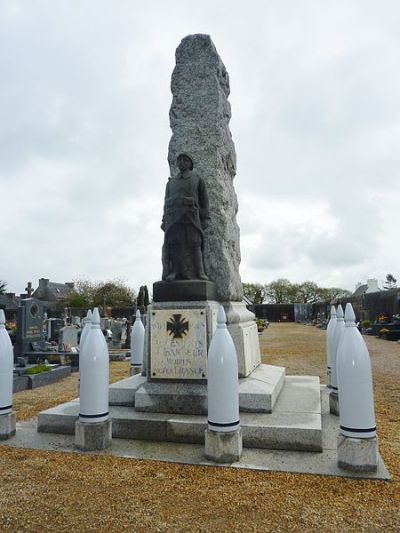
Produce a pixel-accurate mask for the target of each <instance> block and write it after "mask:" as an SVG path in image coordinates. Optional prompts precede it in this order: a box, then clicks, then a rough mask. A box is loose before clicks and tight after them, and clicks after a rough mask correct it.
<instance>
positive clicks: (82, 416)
mask: <svg viewBox="0 0 400 533" xmlns="http://www.w3.org/2000/svg"><path fill="white" fill-rule="evenodd" d="M109 414H110V412H109V411H107V413H102V414H100V415H82V414H81V413H79V417H80V418H100V417H102V416H107V415H109Z"/></svg>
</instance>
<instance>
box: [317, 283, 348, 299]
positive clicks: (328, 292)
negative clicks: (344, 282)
mask: <svg viewBox="0 0 400 533" xmlns="http://www.w3.org/2000/svg"><path fill="white" fill-rule="evenodd" d="M319 292H320V301H322V302H333V301H335V300H338V299H339V298H348V297H349V296H351V294H352V293H351V291H348V290H347V289H341V288H339V287H329V288H322V287H321V288H320V289H319Z"/></svg>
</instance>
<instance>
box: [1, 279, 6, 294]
mask: <svg viewBox="0 0 400 533" xmlns="http://www.w3.org/2000/svg"><path fill="white" fill-rule="evenodd" d="M6 287H7V282H6V281H4V280H3V279H0V294H5V293H6Z"/></svg>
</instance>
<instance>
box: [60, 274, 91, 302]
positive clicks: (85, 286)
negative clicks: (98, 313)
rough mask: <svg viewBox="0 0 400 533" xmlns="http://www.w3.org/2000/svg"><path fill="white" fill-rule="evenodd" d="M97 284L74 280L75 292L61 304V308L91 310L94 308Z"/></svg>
mask: <svg viewBox="0 0 400 533" xmlns="http://www.w3.org/2000/svg"><path fill="white" fill-rule="evenodd" d="M95 293H96V284H95V283H93V282H91V281H88V280H74V290H73V291H71V293H70V294H69V296H68V297H67V298H66V299H65V301H64V302H62V303H61V307H79V308H81V309H91V308H92V307H94V295H95Z"/></svg>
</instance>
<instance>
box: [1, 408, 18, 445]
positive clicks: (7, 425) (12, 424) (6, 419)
mask: <svg viewBox="0 0 400 533" xmlns="http://www.w3.org/2000/svg"><path fill="white" fill-rule="evenodd" d="M16 427H17V424H16V416H15V413H14V412H11V413H7V414H6V415H0V440H7V439H10V438H11V437H13V436H14V435H15V433H16Z"/></svg>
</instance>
